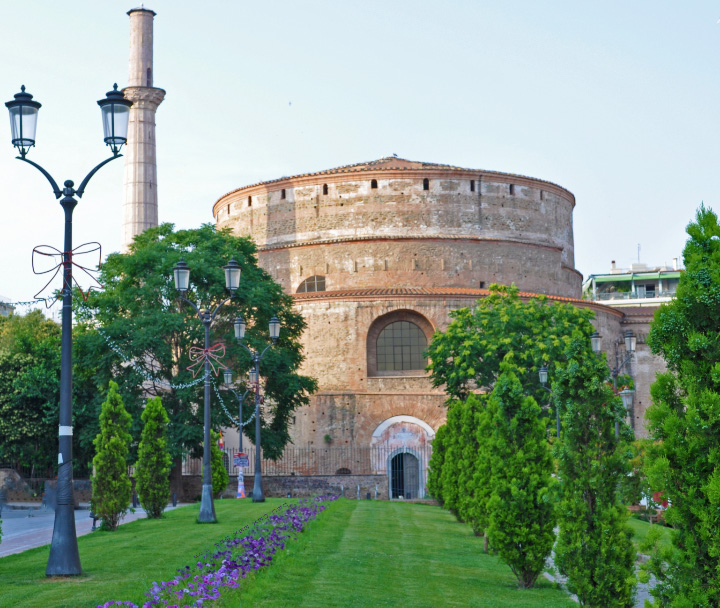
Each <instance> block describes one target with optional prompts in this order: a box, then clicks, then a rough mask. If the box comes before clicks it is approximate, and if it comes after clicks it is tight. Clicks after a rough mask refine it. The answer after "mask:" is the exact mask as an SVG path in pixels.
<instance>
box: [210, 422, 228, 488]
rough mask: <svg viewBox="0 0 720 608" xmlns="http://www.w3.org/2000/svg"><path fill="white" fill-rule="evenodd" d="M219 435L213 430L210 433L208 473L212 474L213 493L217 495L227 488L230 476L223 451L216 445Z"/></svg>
mask: <svg viewBox="0 0 720 608" xmlns="http://www.w3.org/2000/svg"><path fill="white" fill-rule="evenodd" d="M218 439H220V435H219V434H218V433H216V432H215V431H211V433H210V473H211V474H212V488H213V495H215V496H217V495H219V494H220V492H223V491H224V490H225V488H227V486H228V483H229V482H230V476H229V475H228V472H227V469H226V468H225V462H224V461H223V453H222V451H221V450H220V448H219V447H218Z"/></svg>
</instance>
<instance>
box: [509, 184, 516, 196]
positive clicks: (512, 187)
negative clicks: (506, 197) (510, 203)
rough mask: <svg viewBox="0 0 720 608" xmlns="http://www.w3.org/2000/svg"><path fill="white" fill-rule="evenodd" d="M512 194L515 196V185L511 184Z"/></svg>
mask: <svg viewBox="0 0 720 608" xmlns="http://www.w3.org/2000/svg"><path fill="white" fill-rule="evenodd" d="M510 194H515V184H510Z"/></svg>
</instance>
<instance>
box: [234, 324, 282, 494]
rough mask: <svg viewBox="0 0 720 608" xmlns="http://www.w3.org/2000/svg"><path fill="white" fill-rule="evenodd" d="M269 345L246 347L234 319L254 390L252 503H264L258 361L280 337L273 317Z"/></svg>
mask: <svg viewBox="0 0 720 608" xmlns="http://www.w3.org/2000/svg"><path fill="white" fill-rule="evenodd" d="M268 329H269V331H270V339H271V340H272V343H271V344H268V345H267V346H266V347H265V348H264V349H263V351H262V352H259V351H257V350H253V349H252V348H250V347H249V346H247V345H246V344H245V343H244V342H243V340H244V339H245V320H244V319H243V318H242V317H238V318H237V319H235V337H236V338H237V341H238V343H239V344H240V346H242V347H243V348H244V349H245V350H246V351H247V352H248V353H250V357H251V359H252V368H251V369H250V374H249V376H250V384H251V385H252V386H253V388H254V389H255V483H254V485H253V495H252V500H253V502H265V494H264V493H263V487H262V472H261V470H260V467H261V454H260V450H261V447H260V361H262V359H263V357H264V356H265V353H266V352H267V351H268V349H269V348H270V347H271V346H274V345H275V344H276V343H277V340H278V337H279V336H280V320H279V319H278V318H277V317H276V316H273V318H272V319H270V324H269V328H268Z"/></svg>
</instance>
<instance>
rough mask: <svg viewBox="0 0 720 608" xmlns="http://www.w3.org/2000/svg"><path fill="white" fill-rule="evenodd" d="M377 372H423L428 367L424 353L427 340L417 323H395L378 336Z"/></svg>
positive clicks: (386, 327)
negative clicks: (412, 370)
mask: <svg viewBox="0 0 720 608" xmlns="http://www.w3.org/2000/svg"><path fill="white" fill-rule="evenodd" d="M376 348H377V370H378V371H379V372H389V371H404V370H411V369H414V370H423V369H425V366H426V365H427V360H426V359H425V357H424V355H423V352H424V351H425V349H426V348H427V338H426V337H425V334H424V333H423V330H422V329H420V328H419V327H418V326H417V325H415V323H411V322H410V321H395V322H394V323H390V324H389V325H387V326H385V328H384V329H383V330H382V331H381V332H380V335H379V336H378V339H377V343H376Z"/></svg>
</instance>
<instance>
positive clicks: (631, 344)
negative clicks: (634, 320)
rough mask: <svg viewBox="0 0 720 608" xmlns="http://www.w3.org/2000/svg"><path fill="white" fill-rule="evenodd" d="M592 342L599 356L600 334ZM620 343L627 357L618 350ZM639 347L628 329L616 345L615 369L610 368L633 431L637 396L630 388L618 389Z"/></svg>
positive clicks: (594, 336)
mask: <svg viewBox="0 0 720 608" xmlns="http://www.w3.org/2000/svg"><path fill="white" fill-rule="evenodd" d="M590 339H591V341H592V349H593V352H594V353H596V354H598V353H600V351H601V336H600V334H599V333H598V332H595V333H593V335H592V336H591V337H590ZM620 342H624V343H625V355H624V356H622V357H621V356H620V353H619V352H618V350H617V344H619V343H620ZM636 346H637V337H636V336H635V334H634V333H633V331H632V330H631V329H628V330H626V331H625V333H624V334H623V337H622V340H618V342H617V343H616V345H615V367H612V368H610V375H611V376H612V379H613V392H614V393H615V395H620V398H621V399H622V402H623V406H624V407H625V411H626V412H629V413H630V427H631V428H632V429H635V413H634V411H632V407H633V397H634V395H635V391H634V390H632V389H630V388H625V389H623V390H621V391H620V392H618V389H617V379H618V376H619V375H620V372H621V371H622V369H623V368H624V367H625V366H626V365H627V364H628V363H630V361H631V360H632V358H633V355H634V354H635V347H636ZM615 436H616V437H619V436H620V423H619V422H618V421H616V422H615Z"/></svg>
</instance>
